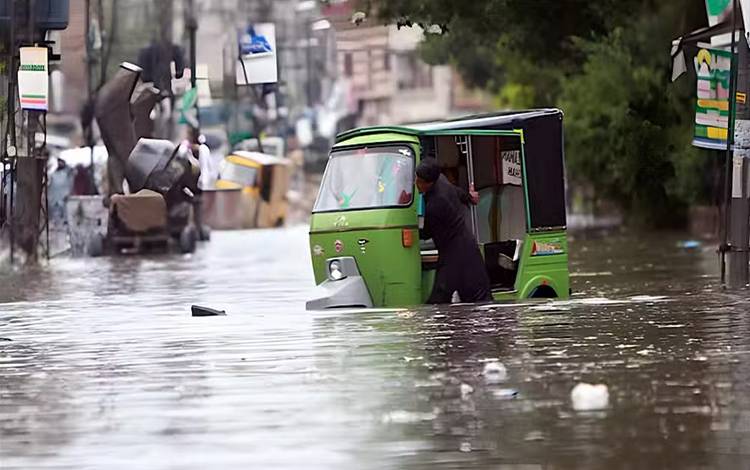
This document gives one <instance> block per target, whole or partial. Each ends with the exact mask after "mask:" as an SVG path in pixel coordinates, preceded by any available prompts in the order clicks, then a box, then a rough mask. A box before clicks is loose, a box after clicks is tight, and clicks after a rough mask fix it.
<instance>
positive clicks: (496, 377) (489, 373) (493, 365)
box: [482, 361, 508, 383]
mask: <svg viewBox="0 0 750 470" xmlns="http://www.w3.org/2000/svg"><path fill="white" fill-rule="evenodd" d="M482 375H484V378H485V380H487V382H490V383H497V382H503V381H504V380H505V379H506V378H507V377H508V370H507V369H506V368H505V365H504V364H503V363H502V362H499V361H492V362H488V363H486V364H485V365H484V371H483V372H482Z"/></svg>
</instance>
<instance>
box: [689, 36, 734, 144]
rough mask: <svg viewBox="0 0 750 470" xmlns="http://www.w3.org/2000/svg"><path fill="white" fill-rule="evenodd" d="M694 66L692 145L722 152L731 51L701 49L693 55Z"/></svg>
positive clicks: (727, 117) (725, 138)
mask: <svg viewBox="0 0 750 470" xmlns="http://www.w3.org/2000/svg"><path fill="white" fill-rule="evenodd" d="M694 64H695V73H696V75H697V78H698V81H697V82H698V85H697V93H698V100H697V101H696V104H695V135H694V138H693V145H694V146H696V147H701V148H707V149H716V150H723V149H726V148H727V132H728V131H727V129H728V128H729V77H730V68H731V52H729V51H725V50H722V49H701V50H699V51H698V54H697V55H696V56H695V59H694Z"/></svg>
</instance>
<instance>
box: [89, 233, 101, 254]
mask: <svg viewBox="0 0 750 470" xmlns="http://www.w3.org/2000/svg"><path fill="white" fill-rule="evenodd" d="M86 254H87V255H88V256H91V257H92V258H97V257H99V256H102V255H103V254H104V236H102V235H101V234H100V233H95V234H93V235H91V236H90V237H89V239H88V240H86Z"/></svg>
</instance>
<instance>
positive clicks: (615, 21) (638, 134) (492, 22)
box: [365, 0, 711, 225]
mask: <svg viewBox="0 0 750 470" xmlns="http://www.w3.org/2000/svg"><path fill="white" fill-rule="evenodd" d="M365 8H369V11H370V13H376V14H378V15H379V16H380V18H381V19H382V20H383V21H385V22H396V23H398V24H400V25H403V26H409V25H412V24H419V25H420V26H422V27H423V29H425V30H428V29H429V28H430V26H432V25H435V24H436V25H439V26H440V28H441V30H442V31H443V34H440V35H436V34H427V35H426V38H425V41H424V43H423V44H422V53H423V57H424V58H425V59H426V60H427V61H428V62H431V63H451V64H453V65H454V66H455V67H456V68H457V70H458V71H459V72H460V73H461V75H462V77H463V78H464V80H465V81H466V82H467V83H468V84H470V85H472V86H476V87H480V88H483V89H485V90H488V91H490V92H492V93H494V94H495V96H496V97H497V98H498V102H499V103H500V104H501V105H503V106H506V107H516V108H523V107H532V106H560V107H561V108H562V109H563V110H564V111H565V113H566V157H567V162H568V175H569V178H570V179H571V181H572V182H573V183H582V184H587V185H590V186H592V187H593V188H595V189H596V192H597V194H598V195H599V196H600V197H606V198H607V199H609V200H612V201H614V202H616V203H618V204H619V205H620V206H621V207H622V209H623V210H624V211H625V213H626V214H627V215H630V216H632V217H633V218H634V219H638V220H640V221H644V222H646V223H649V224H651V225H658V224H662V223H665V222H675V221H676V219H679V215H680V214H681V213H683V211H681V209H684V208H685V207H686V206H687V205H688V204H691V203H695V202H703V200H705V199H706V198H707V196H708V193H709V189H708V185H707V184H706V181H707V178H705V177H704V174H705V173H706V172H707V171H708V169H709V168H710V167H711V161H710V158H711V156H709V155H708V154H707V153H706V152H702V151H698V150H696V149H694V148H692V147H691V146H690V139H691V132H692V118H693V111H692V104H693V101H692V96H693V95H694V89H693V88H692V87H693V84H692V83H690V81H689V80H683V81H682V82H681V83H677V84H676V85H673V84H671V83H670V80H669V73H670V67H671V62H670V57H669V53H668V51H669V44H670V41H671V40H672V38H675V37H678V36H680V35H682V34H684V33H685V32H688V31H690V30H692V29H695V28H697V27H700V26H702V25H704V24H705V21H706V19H705V10H704V6H703V2H696V1H692V0H664V1H657V0H599V1H596V2H591V1H587V0H565V1H560V0H534V1H528V0H473V1H471V2H455V1H452V0H370V1H367V2H366V6H365Z"/></svg>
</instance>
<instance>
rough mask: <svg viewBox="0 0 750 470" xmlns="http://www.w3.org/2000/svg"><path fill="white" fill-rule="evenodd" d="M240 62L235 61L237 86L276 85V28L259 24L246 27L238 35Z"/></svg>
mask: <svg viewBox="0 0 750 470" xmlns="http://www.w3.org/2000/svg"><path fill="white" fill-rule="evenodd" d="M238 42H239V48H240V58H241V59H240V60H238V61H237V76H236V82H235V83H236V84H237V85H257V84H262V83H276V82H277V81H278V74H279V72H278V69H277V64H276V26H275V25H274V24H273V23H261V24H256V25H254V26H248V27H247V28H246V29H245V30H243V31H242V32H241V34H240V35H239V41H238Z"/></svg>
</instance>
